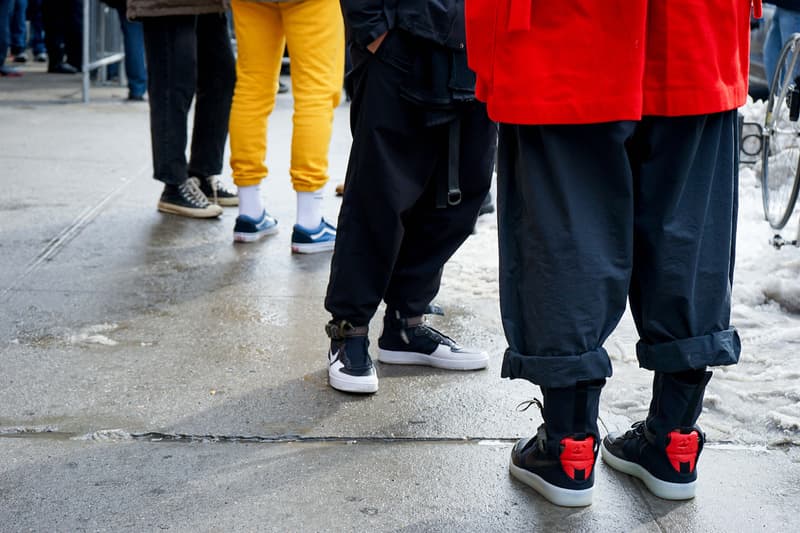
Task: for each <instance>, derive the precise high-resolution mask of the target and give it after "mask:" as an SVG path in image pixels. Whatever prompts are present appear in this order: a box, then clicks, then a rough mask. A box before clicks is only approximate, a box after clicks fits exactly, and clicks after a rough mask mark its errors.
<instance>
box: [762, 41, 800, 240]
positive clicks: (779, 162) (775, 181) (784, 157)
mask: <svg viewBox="0 0 800 533" xmlns="http://www.w3.org/2000/svg"><path fill="white" fill-rule="evenodd" d="M799 58H800V34H797V33H796V34H794V35H793V36H792V38H791V39H790V40H789V41H788V42H787V43H786V45H785V46H784V47H783V49H781V53H780V56H779V57H778V64H777V66H776V68H775V74H774V75H773V77H772V83H770V91H769V100H768V101H767V112H766V116H765V119H764V142H763V146H762V153H761V197H762V203H763V206H764V218H765V219H766V220H767V222H769V225H770V226H771V227H772V228H773V229H776V230H780V229H783V227H784V226H786V223H787V222H788V221H789V219H790V218H791V216H792V212H793V211H794V206H795V203H796V202H797V195H798V192H800V120H798V119H797V117H791V118H794V120H791V118H790V111H791V110H790V107H792V105H794V106H795V107H796V106H797V105H798V104H800V76H794V72H795V71H796V70H797V65H798V64H800V59H799ZM787 67H790V68H787ZM793 99H794V100H793ZM794 114H796V112H795V113H794Z"/></svg>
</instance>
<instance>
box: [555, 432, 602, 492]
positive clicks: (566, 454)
mask: <svg viewBox="0 0 800 533" xmlns="http://www.w3.org/2000/svg"><path fill="white" fill-rule="evenodd" d="M560 459H561V468H562V469H563V470H564V473H566V474H567V476H569V478H570V479H574V480H575V481H585V480H587V479H589V476H590V475H591V474H592V468H593V467H594V437H592V436H589V437H586V438H585V439H582V440H577V439H574V438H572V437H565V438H563V439H561V457H560Z"/></svg>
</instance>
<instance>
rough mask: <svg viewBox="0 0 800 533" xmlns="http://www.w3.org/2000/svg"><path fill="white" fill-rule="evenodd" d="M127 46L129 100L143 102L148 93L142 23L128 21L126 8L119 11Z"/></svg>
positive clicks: (126, 71) (126, 72)
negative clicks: (145, 94)
mask: <svg viewBox="0 0 800 533" xmlns="http://www.w3.org/2000/svg"><path fill="white" fill-rule="evenodd" d="M116 11H117V15H118V16H119V23H120V27H121V28H122V36H123V39H124V46H125V74H126V75H127V77H128V99H129V100H141V99H142V98H143V97H144V93H145V92H147V67H146V65H145V62H144V32H143V30H142V23H141V22H136V21H131V20H128V17H127V15H126V13H125V8H124V7H121V8H118V9H117V10H116Z"/></svg>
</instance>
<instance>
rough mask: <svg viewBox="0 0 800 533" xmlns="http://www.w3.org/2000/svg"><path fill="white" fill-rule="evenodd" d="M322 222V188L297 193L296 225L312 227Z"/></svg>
mask: <svg viewBox="0 0 800 533" xmlns="http://www.w3.org/2000/svg"><path fill="white" fill-rule="evenodd" d="M320 222H322V189H320V190H318V191H314V192H298V193H297V225H298V226H301V227H303V228H306V229H314V228H316V227H318V226H319V224H320Z"/></svg>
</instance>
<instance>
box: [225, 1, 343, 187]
mask: <svg viewBox="0 0 800 533" xmlns="http://www.w3.org/2000/svg"><path fill="white" fill-rule="evenodd" d="M232 7H233V23H234V28H235V31H236V43H237V48H238V57H237V61H236V91H235V92H234V96H233V106H232V108H231V121H230V142H231V167H232V168H233V181H234V182H235V183H236V185H239V186H248V185H258V184H259V183H261V180H262V179H264V178H265V177H266V176H267V167H266V165H265V164H264V160H265V159H266V155H267V118H268V117H269V115H270V113H271V112H272V110H273V108H274V107H275V96H276V94H277V90H278V78H279V76H280V69H281V60H282V58H283V49H284V46H285V45H288V48H289V54H290V56H291V57H290V61H291V70H292V74H291V76H292V95H293V96H294V117H293V130H292V162H291V168H290V170H289V173H290V175H291V177H292V185H293V186H294V190H295V191H298V192H312V191H316V190H319V189H321V188H322V187H323V186H324V185H325V183H327V181H328V149H329V146H330V141H331V131H332V129H333V110H334V108H335V107H336V106H337V105H339V100H340V98H341V94H342V83H343V76H344V21H343V19H342V11H341V8H340V7H339V0H295V1H290V2H277V3H273V2H252V1H246V0H233V2H232Z"/></svg>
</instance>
